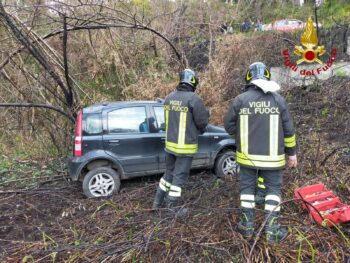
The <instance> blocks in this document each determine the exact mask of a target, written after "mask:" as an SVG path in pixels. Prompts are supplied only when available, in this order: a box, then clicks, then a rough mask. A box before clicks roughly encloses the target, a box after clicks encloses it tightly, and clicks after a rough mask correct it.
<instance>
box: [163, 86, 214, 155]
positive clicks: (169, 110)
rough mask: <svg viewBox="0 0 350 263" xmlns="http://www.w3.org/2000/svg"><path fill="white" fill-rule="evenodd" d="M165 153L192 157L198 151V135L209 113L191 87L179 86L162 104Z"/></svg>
mask: <svg viewBox="0 0 350 263" xmlns="http://www.w3.org/2000/svg"><path fill="white" fill-rule="evenodd" d="M164 114H165V127H166V142H165V149H166V151H168V152H170V153H173V154H185V155H193V154H195V153H196V152H197V151H198V135H199V134H201V133H203V132H204V128H205V127H206V126H207V125H208V122H209V112H208V110H207V109H206V108H205V106H204V104H203V101H202V99H201V98H200V97H199V96H198V95H197V94H195V93H194V92H192V87H191V86H189V85H187V84H180V85H179V86H178V87H177V88H176V91H174V92H172V93H170V94H169V95H168V96H167V97H166V99H165V102H164Z"/></svg>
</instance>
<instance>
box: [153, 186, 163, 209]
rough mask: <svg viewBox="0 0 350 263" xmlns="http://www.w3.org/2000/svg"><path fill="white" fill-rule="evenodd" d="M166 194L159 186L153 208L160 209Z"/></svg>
mask: <svg viewBox="0 0 350 263" xmlns="http://www.w3.org/2000/svg"><path fill="white" fill-rule="evenodd" d="M165 194H166V192H165V191H163V190H162V189H160V187H159V186H158V188H157V192H156V195H155V197H154V201H153V205H152V209H158V208H160V207H161V206H162V205H163V203H164V197H165Z"/></svg>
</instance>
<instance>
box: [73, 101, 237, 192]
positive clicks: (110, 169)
mask: <svg viewBox="0 0 350 263" xmlns="http://www.w3.org/2000/svg"><path fill="white" fill-rule="evenodd" d="M164 127H165V125H164V110H163V101H162V100H157V101H129V102H112V103H103V104H96V105H92V106H90V107H87V108H84V109H83V110H82V111H80V112H79V113H78V117H77V121H76V131H75V140H74V157H72V158H70V160H69V163H68V170H69V175H70V177H71V179H72V180H73V181H78V180H79V181H82V183H83V191H84V194H85V195H86V196H87V197H98V196H109V195H112V194H114V193H116V192H118V190H119V188H120V180H121V179H127V178H132V177H136V176H146V175H151V174H160V173H163V172H164V171H165V152H164V145H165V128H164ZM234 151H235V141H234V140H233V139H232V138H231V137H230V136H229V135H228V134H227V133H226V132H225V130H224V129H223V128H221V127H217V126H213V125H208V126H207V127H206V132H205V133H204V134H203V135H200V136H199V147H198V153H197V154H196V155H195V156H194V158H193V162H192V168H193V169H194V168H214V172H215V173H216V175H217V176H225V175H234V174H235V173H236V168H237V165H236V161H235V153H234Z"/></svg>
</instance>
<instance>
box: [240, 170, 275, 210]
mask: <svg viewBox="0 0 350 263" xmlns="http://www.w3.org/2000/svg"><path fill="white" fill-rule="evenodd" d="M258 176H261V177H263V178H264V185H265V187H266V199H265V210H266V211H271V210H274V211H279V209H280V208H279V207H277V206H278V204H279V203H280V201H281V188H282V170H259V169H256V168H247V167H243V166H241V167H240V172H239V180H240V194H241V200H242V195H243V197H244V198H243V199H246V198H247V197H248V198H247V199H248V200H243V201H248V202H250V203H251V206H250V207H254V206H255V202H254V199H253V198H252V196H254V195H255V189H256V180H257V177H258ZM250 197H251V198H250ZM244 204H246V203H244V202H243V205H242V203H241V205H242V206H243V208H244V206H245V205H244ZM248 206H249V205H248ZM246 207H247V206H246ZM275 207H276V208H275Z"/></svg>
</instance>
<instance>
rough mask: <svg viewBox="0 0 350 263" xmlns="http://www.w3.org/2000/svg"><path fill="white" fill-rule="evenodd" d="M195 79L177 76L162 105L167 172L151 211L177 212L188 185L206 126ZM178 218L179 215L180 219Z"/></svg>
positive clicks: (191, 73)
mask: <svg viewBox="0 0 350 263" xmlns="http://www.w3.org/2000/svg"><path fill="white" fill-rule="evenodd" d="M198 82H199V81H198V78H197V77H196V75H195V73H194V71H192V70H190V69H185V70H184V71H182V72H181V73H180V83H179V85H178V86H177V87H176V90H175V91H173V92H172V93H170V94H169V95H168V96H167V98H166V99H165V102H164V114H165V132H166V141H165V152H166V153H165V154H166V155H165V159H166V171H165V174H164V176H163V177H162V178H161V179H160V182H159V186H158V188H157V192H156V195H155V198H154V202H153V206H152V208H153V209H157V208H159V207H161V206H162V204H163V201H164V202H165V206H166V207H167V208H172V210H174V211H175V212H177V213H179V212H180V210H179V209H176V207H178V206H179V205H180V201H181V195H182V186H183V185H184V184H185V183H186V182H187V180H188V176H189V173H190V169H191V165H192V159H193V156H194V155H195V154H196V152H197V150H198V135H199V134H202V133H203V132H204V129H205V127H206V126H207V124H208V122H209V112H208V110H207V109H206V108H205V106H204V103H203V101H202V99H201V98H200V97H199V96H198V95H197V94H196V93H195V90H196V87H197V85H198ZM180 216H181V215H180Z"/></svg>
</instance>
